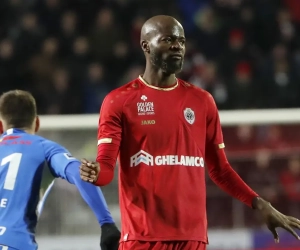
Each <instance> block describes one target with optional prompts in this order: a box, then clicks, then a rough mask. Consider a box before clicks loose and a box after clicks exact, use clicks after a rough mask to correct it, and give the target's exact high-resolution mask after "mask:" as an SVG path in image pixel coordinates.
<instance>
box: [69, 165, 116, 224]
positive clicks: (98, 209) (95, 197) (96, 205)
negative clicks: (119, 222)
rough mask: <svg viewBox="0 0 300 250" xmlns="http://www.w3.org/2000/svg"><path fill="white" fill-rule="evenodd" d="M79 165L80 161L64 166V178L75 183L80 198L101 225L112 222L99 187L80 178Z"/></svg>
mask: <svg viewBox="0 0 300 250" xmlns="http://www.w3.org/2000/svg"><path fill="white" fill-rule="evenodd" d="M79 166H80V163H78V162H72V163H70V164H69V165H68V166H67V167H66V171H65V174H66V180H67V181H68V182H70V183H72V184H74V185H76V187H77V189H78V190H79V192H80V194H81V196H82V198H83V199H84V200H85V202H86V203H87V204H88V205H89V207H90V208H91V209H92V211H93V212H94V214H95V215H96V218H97V220H98V222H99V223H100V225H101V226H102V225H103V224H104V223H114V220H113V218H112V216H111V214H110V212H109V210H108V206H107V203H106V201H105V198H104V196H103V193H102V192H101V189H100V188H99V187H96V186H94V185H93V184H91V183H88V182H85V181H83V180H81V179H80V174H79Z"/></svg>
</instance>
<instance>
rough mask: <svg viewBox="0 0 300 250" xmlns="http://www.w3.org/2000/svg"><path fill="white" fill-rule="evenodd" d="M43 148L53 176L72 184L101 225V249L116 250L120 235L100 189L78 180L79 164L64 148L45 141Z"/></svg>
mask: <svg viewBox="0 0 300 250" xmlns="http://www.w3.org/2000/svg"><path fill="white" fill-rule="evenodd" d="M44 148H45V155H46V161H47V162H48V166H49V168H50V170H51V172H52V173H53V175H54V176H55V177H60V178H62V179H65V180H67V181H68V182H69V183H71V184H74V185H75V186H76V187H77V189H78V190H79V192H80V194H81V196H82V198H83V199H84V201H85V202H86V203H87V204H88V205H89V207H90V208H91V210H92V211H93V212H94V214H95V215H96V218H97V220H98V222H99V224H100V225H101V240H100V246H101V249H103V250H108V249H110V250H117V249H118V246H119V240H120V236H121V233H120V231H119V230H118V228H117V227H116V225H115V223H114V221H113V218H112V216H111V214H110V212H109V210H108V206H107V203H106V201H105V199H104V196H103V194H102V192H101V190H100V188H98V187H95V186H94V185H91V184H90V183H87V182H84V181H82V180H81V179H80V174H79V169H80V165H81V164H80V162H79V161H78V160H77V159H75V158H74V157H73V156H72V155H71V154H70V153H69V152H68V151H67V150H66V149H65V148H63V147H61V146H60V145H58V144H56V143H54V142H51V141H45V142H44Z"/></svg>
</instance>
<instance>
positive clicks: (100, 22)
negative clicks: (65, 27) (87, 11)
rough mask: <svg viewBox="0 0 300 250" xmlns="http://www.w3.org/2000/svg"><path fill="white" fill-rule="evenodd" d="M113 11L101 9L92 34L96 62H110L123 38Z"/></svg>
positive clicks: (91, 39) (91, 42) (91, 40)
mask: <svg viewBox="0 0 300 250" xmlns="http://www.w3.org/2000/svg"><path fill="white" fill-rule="evenodd" d="M121 34H122V31H121V30H120V29H119V27H118V24H116V23H115V17H114V13H113V11H112V10H111V9H108V8H104V9H101V10H100V11H99V13H98V15H97V19H96V22H95V26H94V28H93V29H92V31H91V34H90V44H91V48H92V52H93V54H94V56H95V59H96V60H104V61H106V60H109V58H110V56H111V54H113V48H114V46H115V44H116V43H117V42H118V41H119V40H120V39H121V38H122V35H121Z"/></svg>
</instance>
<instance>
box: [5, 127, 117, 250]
mask: <svg viewBox="0 0 300 250" xmlns="http://www.w3.org/2000/svg"><path fill="white" fill-rule="evenodd" d="M74 162H76V164H77V165H76V166H79V165H80V162H79V161H78V160H77V159H75V158H74V157H72V156H71V154H70V153H69V152H68V151H67V150H66V149H65V148H64V147H62V146H60V145H59V144H57V143H55V142H53V141H50V140H47V139H45V138H43V137H40V136H37V135H31V134H28V133H26V132H24V131H22V130H19V129H9V130H8V131H7V132H5V133H4V134H3V135H2V136H1V137H0V245H7V246H10V247H13V248H16V249H20V250H23V249H24V250H35V249H37V244H36V242H35V228H36V225H37V219H38V214H39V212H40V211H41V208H42V203H40V204H39V202H40V198H41V197H40V189H41V188H42V180H43V176H44V174H45V171H50V173H51V174H52V176H53V178H54V177H60V178H63V179H67V180H68V177H67V174H66V169H67V166H72V164H73V165H74ZM74 171H76V172H75V173H77V172H78V175H79V169H78V168H76V169H74ZM78 179H79V180H78ZM51 181H52V179H51V178H50V182H49V184H50V186H51ZM68 181H69V182H71V183H73V184H75V185H77V184H76V182H77V183H79V184H78V185H77V186H80V185H82V186H83V189H86V190H85V191H84V193H85V194H87V195H90V194H91V192H94V190H95V188H96V187H94V186H92V185H91V184H89V183H83V181H82V182H81V180H80V178H79V177H78V178H77V179H76V178H75V181H70V180H68ZM52 184H53V182H52ZM87 189H90V190H91V189H93V190H91V191H90V190H87ZM48 190H49V189H48ZM99 192H100V196H101V195H102V193H101V191H99V189H97V191H95V194H94V196H99ZM94 196H93V197H89V198H88V201H87V202H88V203H89V201H92V202H93V199H97V197H95V198H94ZM102 198H103V197H100V199H99V201H100V203H101V202H102V203H103V200H102ZM103 199H104V198H103ZM98 203H99V202H98ZM89 205H90V204H89ZM95 206H101V204H100V205H99V204H96V205H95ZM99 209H101V208H99ZM37 210H39V211H37ZM95 210H96V209H95ZM104 210H105V211H104V215H100V217H101V216H102V217H105V218H106V220H107V221H108V222H113V221H112V218H111V217H110V214H109V212H108V209H107V205H106V203H105V201H104ZM94 212H95V213H97V212H96V211H94ZM100 220H101V218H100Z"/></svg>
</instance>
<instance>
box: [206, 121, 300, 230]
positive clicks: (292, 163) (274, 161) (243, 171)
mask: <svg viewBox="0 0 300 250" xmlns="http://www.w3.org/2000/svg"><path fill="white" fill-rule="evenodd" d="M299 129H300V126H299V125H283V126H279V125H272V126H249V125H240V126H236V127H225V128H224V130H223V131H224V141H225V142H226V152H227V156H228V158H229V160H230V163H231V165H232V167H233V168H234V169H235V170H236V171H237V172H238V174H239V175H240V176H241V177H242V179H243V180H244V181H245V182H246V183H247V184H248V185H249V186H250V187H251V188H253V189H254V190H255V191H256V192H257V193H258V194H259V195H260V196H262V197H263V198H265V199H266V200H268V201H270V202H271V203H272V205H273V206H275V207H276V208H277V209H279V210H280V211H281V212H283V213H285V214H289V215H293V216H295V217H297V218H300V210H299V207H300V144H299V142H300V133H299ZM207 192H208V203H207V206H208V217H209V221H210V224H211V226H218V227H220V226H221V227H222V226H223V227H233V226H235V227H244V226H247V227H257V226H260V225H261V222H262V220H261V218H256V217H255V216H256V214H255V213H253V211H252V210H251V209H248V208H246V207H244V206H243V205H242V204H241V203H239V202H238V201H237V202H235V201H233V200H232V199H231V197H230V196H228V195H226V194H224V192H223V191H221V190H220V189H219V188H218V187H217V186H216V185H215V184H214V183H213V182H212V181H211V180H210V179H209V178H208V176H207ZM220 199H221V201H220ZM220 202H221V204H222V210H223V211H227V214H228V216H224V213H220V212H218V209H219V204H220ZM241 210H243V212H242V213H241V212H240V211H241Z"/></svg>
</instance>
